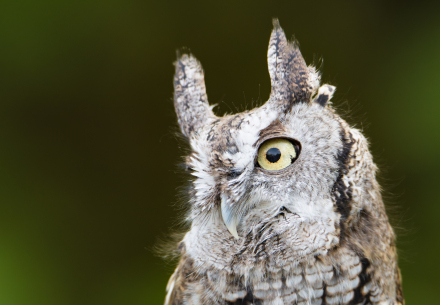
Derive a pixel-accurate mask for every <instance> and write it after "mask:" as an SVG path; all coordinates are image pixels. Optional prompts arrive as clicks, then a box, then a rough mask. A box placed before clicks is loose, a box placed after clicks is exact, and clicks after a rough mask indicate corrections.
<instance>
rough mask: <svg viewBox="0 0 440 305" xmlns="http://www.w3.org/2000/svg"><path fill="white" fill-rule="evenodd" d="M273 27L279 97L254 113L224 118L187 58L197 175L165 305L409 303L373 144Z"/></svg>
mask: <svg viewBox="0 0 440 305" xmlns="http://www.w3.org/2000/svg"><path fill="white" fill-rule="evenodd" d="M273 25H274V28H273V31H272V34H271V36H270V41H269V49H268V52H267V61H268V69H269V74H270V80H271V93H270V97H269V99H268V101H267V102H266V103H265V104H264V105H262V106H261V107H259V108H255V109H252V110H250V111H245V112H242V113H238V114H232V115H225V116H223V117H218V116H216V115H215V114H214V113H213V106H210V105H209V103H208V99H207V95H206V88H205V82H204V72H203V69H202V66H201V65H200V63H199V62H198V61H197V60H196V59H195V58H194V57H193V56H192V55H190V54H184V55H178V59H177V62H176V63H175V67H176V71H175V76H174V106H175V110H176V114H177V119H178V124H179V126H180V130H181V132H182V133H183V135H184V137H185V138H186V139H187V141H188V142H189V146H190V153H189V155H188V156H187V157H186V159H185V168H186V170H187V171H188V173H189V174H190V176H191V177H192V179H191V182H190V187H189V191H188V192H189V193H188V195H189V196H188V198H189V200H188V205H189V211H188V214H187V221H188V223H189V226H188V227H189V229H188V231H187V232H186V233H185V235H184V236H183V238H182V239H181V240H180V241H179V243H178V245H177V247H176V248H177V251H178V252H179V257H180V260H179V263H178V265H177V267H176V269H175V271H174V273H173V274H172V276H171V278H170V280H169V282H168V285H167V295H166V299H165V304H166V305H178V304H179V305H180V304H182V305H183V304H185V305H186V304H188V305H189V304H191V305H201V304H218V305H220V304H221V305H226V304H273V305H275V304H276V305H281V304H298V305H299V304H308V305H312V304H313V305H315V304H329V305H330V304H331V305H333V304H377V305H379V304H381V305H385V304H387V305H397V304H404V299H403V294H402V288H401V277H400V271H399V268H398V265H397V256H396V247H395V235H394V232H393V229H392V227H391V226H390V224H389V221H388V217H387V215H386V212H385V208H384V204H383V201H382V197H381V191H380V186H379V184H378V182H377V181H376V170H377V167H376V165H375V164H374V163H373V159H372V156H371V153H370V152H369V149H368V142H367V140H366V138H365V137H364V136H363V135H362V133H361V132H360V131H359V130H358V129H355V128H352V127H350V126H349V125H348V124H347V123H346V122H345V121H344V120H343V119H342V118H341V117H340V116H339V115H338V114H337V113H336V112H335V110H334V109H333V108H332V105H331V102H330V100H331V98H332V96H333V93H334V92H335V87H334V86H331V85H327V84H324V85H320V74H319V72H318V71H317V70H316V69H315V68H314V67H313V66H307V65H306V63H305V61H304V59H303V57H302V55H301V53H300V50H299V48H298V46H297V45H296V44H295V42H290V41H288V40H287V39H286V36H285V34H284V31H283V30H282V28H281V27H280V25H279V22H278V20H274V21H273Z"/></svg>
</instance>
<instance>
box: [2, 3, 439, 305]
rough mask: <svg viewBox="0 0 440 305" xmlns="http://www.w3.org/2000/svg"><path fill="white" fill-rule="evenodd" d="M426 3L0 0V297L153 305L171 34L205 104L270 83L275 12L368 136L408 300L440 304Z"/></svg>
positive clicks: (248, 98)
mask: <svg viewBox="0 0 440 305" xmlns="http://www.w3.org/2000/svg"><path fill="white" fill-rule="evenodd" d="M432 3H435V2H433V1H430V2H428V1H413V2H411V3H404V2H402V1H334V0H332V1H325V2H324V1H323V2H317V1H308V2H306V1H266V2H263V1H258V2H256V1H204V2H195V1H161V2H159V1H157V2H152V1H151V2H150V1H127V0H125V1H123V0H118V1H111V0H110V1H109V0H106V1H104V0H102V1H47V0H44V1H19V0H16V1H12V0H9V1H2V3H1V4H0V145H1V148H0V304H4V305H9V304H14V305H15V304H26V305H28V304H29V305H36V304H41V305H43V304H44V305H52V304H53V305H55V304H56V305H59V304H63V305H77V304H90V305H91V304H93V305H95V304H110V305H112V304H161V303H162V302H163V298H164V296H165V285H166V282H167V279H168V277H169V275H170V273H171V272H172V270H173V268H174V266H173V263H172V262H165V261H164V260H162V259H161V258H159V257H157V256H154V254H153V248H154V245H157V244H158V238H162V239H164V238H165V237H166V236H167V235H168V234H169V233H170V232H172V231H173V229H170V228H171V227H172V226H175V225H176V224H177V222H178V216H177V215H178V207H177V206H176V202H177V201H178V198H177V191H176V188H177V187H178V186H179V185H181V182H182V180H183V179H184V177H183V176H182V175H180V174H177V172H178V171H177V166H176V164H177V163H178V162H179V160H181V159H180V155H181V154H182V152H180V151H179V147H178V142H177V141H176V139H175V136H174V134H173V132H174V131H175V130H176V124H175V120H176V119H175V115H174V110H173V108H172V94H173V87H172V77H173V73H174V67H173V65H172V63H173V61H174V60H175V58H176V55H175V52H176V50H177V49H178V48H181V47H184V46H187V47H189V48H190V49H191V51H192V52H193V53H194V54H195V55H196V56H197V57H198V59H199V60H200V61H201V62H202V64H203V67H204V69H205V72H206V82H207V88H208V96H209V100H210V102H211V103H212V104H214V103H218V104H219V106H218V107H217V108H216V109H217V113H219V114H224V113H225V112H235V111H236V110H237V109H239V110H243V109H246V105H247V107H248V108H249V107H251V106H250V105H251V104H252V103H253V102H255V101H257V100H258V99H259V98H260V99H261V100H262V101H264V100H266V99H267V97H268V95H269V91H270V84H269V75H268V72H267V66H266V52H267V45H268V41H269V35H270V32H271V30H272V18H273V17H278V18H279V19H280V23H281V25H282V27H283V28H284V30H285V31H286V34H287V36H288V37H291V36H292V35H293V34H294V35H295V37H296V38H297V39H298V41H299V42H300V45H301V50H302V53H303V55H304V57H305V59H306V61H307V62H308V63H312V62H315V63H319V59H320V58H321V57H322V58H324V59H325V61H324V63H325V64H324V65H323V73H324V74H323V81H324V82H328V83H330V84H333V85H337V87H338V89H337V91H336V95H335V97H334V99H333V101H334V104H335V105H336V106H337V107H338V108H340V110H341V112H343V113H346V112H347V111H349V112H350V114H348V115H346V116H345V118H347V120H348V121H349V122H350V123H351V124H353V125H355V126H356V127H357V128H360V129H362V130H363V131H364V133H365V134H366V136H367V137H368V138H369V139H370V142H371V149H372V151H373V154H374V157H375V161H376V162H377V163H378V165H379V167H380V169H381V174H380V176H381V183H382V185H383V188H384V194H385V199H386V203H387V204H388V207H389V210H390V213H391V215H392V220H393V224H394V226H395V227H396V231H397V233H398V235H399V238H398V246H399V250H400V251H399V255H400V266H401V269H402V274H403V286H404V293H405V296H406V299H407V304H438V287H439V284H440V280H439V278H440V277H439V272H440V270H439V265H440V263H439V262H440V260H439V259H438V256H439V254H438V253H439V251H440V246H439V234H440V230H439V215H440V204H439V203H440V202H439V195H438V192H439V189H440V176H439V170H440V158H439V154H440V89H439V84H440V72H439V71H440V17H439V16H440V15H439V14H440V8H439V6H438V5H434V4H432Z"/></svg>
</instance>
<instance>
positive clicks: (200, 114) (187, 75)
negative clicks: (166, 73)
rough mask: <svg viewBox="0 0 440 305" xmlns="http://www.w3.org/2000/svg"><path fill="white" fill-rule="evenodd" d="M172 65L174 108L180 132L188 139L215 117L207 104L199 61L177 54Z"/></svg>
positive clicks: (203, 78)
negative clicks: (173, 73)
mask: <svg viewBox="0 0 440 305" xmlns="http://www.w3.org/2000/svg"><path fill="white" fill-rule="evenodd" d="M174 65H175V66H176V73H175V75H174V108H175V110H176V114H177V120H178V122H179V126H180V130H181V131H182V133H183V134H184V135H185V136H186V137H190V136H191V134H192V133H194V132H196V131H197V129H199V128H200V127H201V126H203V125H204V124H205V123H206V122H207V121H208V120H209V119H212V118H215V115H214V113H213V112H212V110H211V107H210V106H209V103H208V97H207V95H206V87H205V76H204V73H203V69H202V65H201V64H200V63H199V61H198V60H197V59H196V58H195V57H194V56H192V55H191V54H183V55H180V54H179V53H177V61H176V62H175V63H174Z"/></svg>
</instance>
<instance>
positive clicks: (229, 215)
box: [221, 195, 240, 239]
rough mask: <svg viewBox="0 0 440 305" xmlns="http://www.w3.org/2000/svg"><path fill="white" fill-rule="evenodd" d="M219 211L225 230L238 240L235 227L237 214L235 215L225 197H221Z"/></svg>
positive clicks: (237, 220)
mask: <svg viewBox="0 0 440 305" xmlns="http://www.w3.org/2000/svg"><path fill="white" fill-rule="evenodd" d="M221 210H222V217H223V221H224V223H225V225H226V228H228V230H229V232H230V233H231V234H232V236H234V237H235V239H239V238H240V237H239V236H238V233H237V225H238V222H239V219H238V215H237V214H238V213H236V211H235V209H234V208H233V207H232V204H231V202H230V201H229V200H228V198H227V196H226V195H222V202H221Z"/></svg>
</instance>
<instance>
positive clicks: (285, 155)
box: [257, 139, 299, 171]
mask: <svg viewBox="0 0 440 305" xmlns="http://www.w3.org/2000/svg"><path fill="white" fill-rule="evenodd" d="M298 154H299V146H298V145H294V144H292V142H290V141H289V140H287V139H271V140H267V141H266V142H264V143H263V144H261V146H260V148H259V149H258V159H257V161H258V164H259V165H260V166H261V167H262V168H264V169H266V170H269V171H276V170H280V169H283V168H286V167H288V166H289V165H290V164H292V163H293V162H294V161H295V160H296V158H297V157H298Z"/></svg>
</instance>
